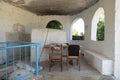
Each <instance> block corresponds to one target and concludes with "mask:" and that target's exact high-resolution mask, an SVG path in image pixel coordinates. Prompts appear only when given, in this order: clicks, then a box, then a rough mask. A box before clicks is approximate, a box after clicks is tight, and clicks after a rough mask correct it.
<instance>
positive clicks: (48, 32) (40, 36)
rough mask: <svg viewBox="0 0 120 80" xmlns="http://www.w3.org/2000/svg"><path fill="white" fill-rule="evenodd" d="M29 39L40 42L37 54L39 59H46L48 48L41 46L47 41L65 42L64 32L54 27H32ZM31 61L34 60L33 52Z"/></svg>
mask: <svg viewBox="0 0 120 80" xmlns="http://www.w3.org/2000/svg"><path fill="white" fill-rule="evenodd" d="M31 41H32V42H38V43H40V50H39V56H40V61H46V60H48V59H49V58H48V55H49V53H48V49H47V48H43V47H44V45H46V44H49V43H66V42H67V37H66V32H65V31H63V30H56V29H33V30H32V34H31ZM32 56H33V57H32V61H33V62H34V61H35V54H34V53H33V54H32Z"/></svg>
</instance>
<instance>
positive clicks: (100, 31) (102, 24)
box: [96, 13, 105, 41]
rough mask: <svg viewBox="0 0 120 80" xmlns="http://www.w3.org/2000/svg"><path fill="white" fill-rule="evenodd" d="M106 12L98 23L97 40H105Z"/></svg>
mask: <svg viewBox="0 0 120 80" xmlns="http://www.w3.org/2000/svg"><path fill="white" fill-rule="evenodd" d="M104 18H105V14H104V13H102V14H101V16H100V18H99V22H98V23H97V37H96V38H97V41H103V40H104V27H105V19H104Z"/></svg>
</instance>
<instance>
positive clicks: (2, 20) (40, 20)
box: [0, 1, 71, 63]
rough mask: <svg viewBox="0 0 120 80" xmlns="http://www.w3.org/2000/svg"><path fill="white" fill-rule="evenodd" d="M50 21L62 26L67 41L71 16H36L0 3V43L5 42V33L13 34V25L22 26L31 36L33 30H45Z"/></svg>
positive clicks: (0, 59) (0, 60)
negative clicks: (57, 22) (56, 21)
mask: <svg viewBox="0 0 120 80" xmlns="http://www.w3.org/2000/svg"><path fill="white" fill-rule="evenodd" d="M51 20H58V21H59V22H60V23H61V24H62V25H63V31H65V32H66V37H67V41H68V38H69V30H68V29H69V27H70V23H71V16H57V15H54V16H50V15H48V16H37V15H35V14H33V13H31V12H28V11H26V10H23V9H20V8H17V7H15V6H12V5H10V4H7V3H5V2H3V1H0V34H2V35H0V42H3V41H6V39H7V38H6V33H7V32H13V30H14V29H13V26H14V24H21V25H23V26H24V27H25V32H26V33H29V34H31V32H32V29H33V28H36V27H37V28H46V25H47V24H48V22H49V21H51ZM43 34H44V33H43ZM36 37H39V36H36ZM15 40H17V39H15ZM3 56H4V55H3ZM3 56H0V63H1V62H3V59H2V58H1V57H3Z"/></svg>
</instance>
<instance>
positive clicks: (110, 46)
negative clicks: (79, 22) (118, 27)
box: [73, 0, 115, 60]
mask: <svg viewBox="0 0 120 80" xmlns="http://www.w3.org/2000/svg"><path fill="white" fill-rule="evenodd" d="M100 7H102V8H103V9H104V11H105V40H104V41H92V40H91V27H92V26H91V25H92V24H91V23H92V19H93V16H94V14H95V12H96V10H97V9H98V8H100ZM114 15H115V0H99V2H98V3H97V4H95V5H94V6H92V7H90V8H88V9H86V10H85V11H83V12H81V13H80V14H77V15H74V16H73V21H74V20H75V19H76V18H83V20H84V22H85V40H84V41H73V43H78V44H81V45H82V46H83V47H84V49H88V50H91V51H95V52H97V53H99V54H103V55H104V56H106V57H108V58H109V59H112V60H114V37H115V36H114V31H115V25H114V24H115V17H114Z"/></svg>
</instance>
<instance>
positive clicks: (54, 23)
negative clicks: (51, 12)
mask: <svg viewBox="0 0 120 80" xmlns="http://www.w3.org/2000/svg"><path fill="white" fill-rule="evenodd" d="M46 28H51V29H61V30H62V29H63V26H62V24H61V23H60V22H59V21H57V20H52V21H50V22H49V23H48V24H47V26H46Z"/></svg>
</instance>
